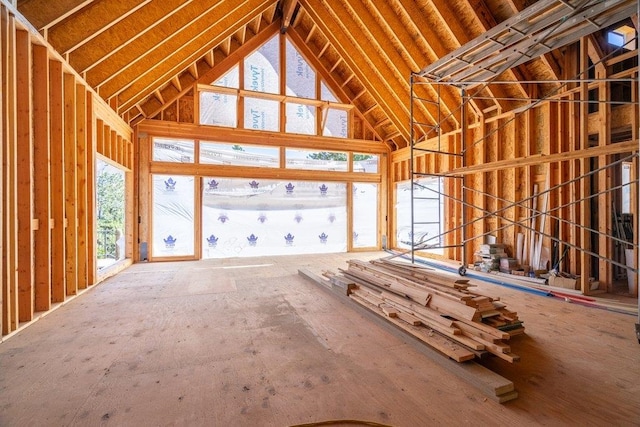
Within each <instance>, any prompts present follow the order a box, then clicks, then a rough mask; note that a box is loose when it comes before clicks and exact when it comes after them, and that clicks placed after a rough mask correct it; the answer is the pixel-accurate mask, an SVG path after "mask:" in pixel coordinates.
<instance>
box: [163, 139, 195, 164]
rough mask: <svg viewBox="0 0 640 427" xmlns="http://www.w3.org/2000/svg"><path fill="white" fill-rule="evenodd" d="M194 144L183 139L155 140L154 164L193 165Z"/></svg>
mask: <svg viewBox="0 0 640 427" xmlns="http://www.w3.org/2000/svg"><path fill="white" fill-rule="evenodd" d="M193 149H194V142H193V141H190V140H182V139H169V138H153V161H154V162H178V163H193V162H194V158H193V154H194V151H193Z"/></svg>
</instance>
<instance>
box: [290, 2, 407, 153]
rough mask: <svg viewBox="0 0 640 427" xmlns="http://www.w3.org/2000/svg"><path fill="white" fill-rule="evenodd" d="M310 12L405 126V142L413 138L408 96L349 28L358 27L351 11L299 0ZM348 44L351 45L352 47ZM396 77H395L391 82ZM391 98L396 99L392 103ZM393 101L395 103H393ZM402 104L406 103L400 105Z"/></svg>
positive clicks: (396, 122)
mask: <svg viewBox="0 0 640 427" xmlns="http://www.w3.org/2000/svg"><path fill="white" fill-rule="evenodd" d="M299 1H300V3H301V5H302V7H304V9H305V11H306V13H307V14H308V15H309V16H311V18H312V20H313V21H314V22H315V23H316V24H318V27H319V28H320V29H321V31H322V33H323V34H324V36H325V37H326V38H327V39H328V40H329V41H330V42H331V44H332V46H333V47H334V49H336V51H338V53H339V54H340V56H342V57H343V58H344V59H345V62H347V63H348V65H349V68H350V69H351V70H352V71H353V72H355V73H356V74H357V75H358V79H359V80H360V81H361V82H362V83H363V84H364V86H365V87H366V88H367V90H368V91H369V92H370V93H371V94H372V95H373V96H374V98H375V99H376V101H377V102H378V103H380V104H381V105H383V106H384V108H385V110H386V111H387V113H388V114H389V115H391V116H392V121H393V123H394V125H396V126H397V127H398V129H401V130H402V135H403V137H404V138H405V144H404V145H405V146H406V145H407V143H408V141H409V130H408V123H409V114H408V110H407V105H406V101H405V100H399V99H398V96H399V95H398V94H399V93H402V91H400V90H398V91H397V92H395V93H394V90H393V88H392V87H393V86H397V84H395V85H393V86H390V85H388V84H387V82H386V81H385V80H386V77H385V76H383V75H381V74H380V69H381V68H384V67H385V65H384V64H383V63H382V61H381V58H376V57H370V56H367V54H366V53H365V52H364V51H363V48H362V46H360V41H358V40H356V38H355V37H354V35H353V34H352V32H351V31H350V30H349V29H348V27H349V28H356V25H357V24H356V22H354V19H353V17H352V16H351V15H349V14H348V13H347V11H346V10H345V9H344V8H343V6H342V5H338V6H337V8H338V11H337V12H338V15H337V14H336V10H334V9H333V8H331V7H330V6H329V5H328V4H327V3H325V2H322V1H320V0H299ZM347 46H349V47H351V46H353V47H352V48H350V49H349V50H348V51H347V50H346V49H347ZM394 80H396V78H395V77H393V78H392V79H391V80H390V81H389V83H392V84H393V81H394ZM390 100H395V102H393V103H392V104H391V103H390V102H391V101H390ZM392 105H393V107H392ZM399 105H403V108H402V107H399Z"/></svg>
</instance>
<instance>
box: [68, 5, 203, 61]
mask: <svg viewBox="0 0 640 427" xmlns="http://www.w3.org/2000/svg"><path fill="white" fill-rule="evenodd" d="M192 1H194V0H164V2H163V7H161V8H160V7H157V5H155V4H154V5H148V7H146V8H144V9H142V10H139V11H137V13H135V14H132V15H129V16H128V17H127V18H125V19H124V20H121V21H120V22H118V24H117V25H115V26H113V27H110V28H108V29H106V30H105V31H103V32H101V33H100V34H98V35H96V37H94V38H92V39H91V40H90V41H89V42H88V43H85V44H84V45H82V46H79V47H78V48H77V49H74V50H73V51H71V52H69V62H70V63H71V65H73V67H74V68H75V69H76V70H78V71H79V72H82V73H87V72H90V71H91V70H93V69H94V68H95V67H99V66H100V64H103V63H105V62H106V61H110V60H111V59H112V58H115V57H117V56H118V55H120V54H122V53H123V52H126V51H128V50H129V49H133V48H134V46H136V44H137V43H138V41H139V40H141V39H143V38H145V37H147V36H148V34H149V33H151V32H153V31H154V30H156V29H158V28H161V27H162V26H163V25H165V24H168V23H169V22H172V21H174V20H176V17H177V16H178V14H180V13H183V9H184V8H185V7H187V6H188V5H189V4H190V3H191V2H192ZM152 6H154V7H152ZM140 44H145V45H146V46H147V47H148V46H151V45H153V44H154V43H150V42H148V41H147V39H146V38H145V41H143V42H141V43H140ZM102 46H108V48H107V50H104V48H101V47H102ZM130 46H131V48H129V47H130ZM141 52H142V51H140V50H139V51H138V54H141Z"/></svg>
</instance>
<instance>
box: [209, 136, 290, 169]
mask: <svg viewBox="0 0 640 427" xmlns="http://www.w3.org/2000/svg"><path fill="white" fill-rule="evenodd" d="M200 163H202V164H210V165H234V166H256V167H262V168H278V167H280V149H279V148H277V147H260V146H254V145H239V144H229V143H225V142H200Z"/></svg>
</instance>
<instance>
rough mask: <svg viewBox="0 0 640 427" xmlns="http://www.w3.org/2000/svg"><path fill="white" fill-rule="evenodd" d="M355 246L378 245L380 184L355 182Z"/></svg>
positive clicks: (353, 237)
mask: <svg viewBox="0 0 640 427" xmlns="http://www.w3.org/2000/svg"><path fill="white" fill-rule="evenodd" d="M352 239H353V240H352V242H353V243H352V244H353V247H354V248H368V247H376V246H377V245H378V184H372V183H364V182H356V183H353V236H352Z"/></svg>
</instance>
